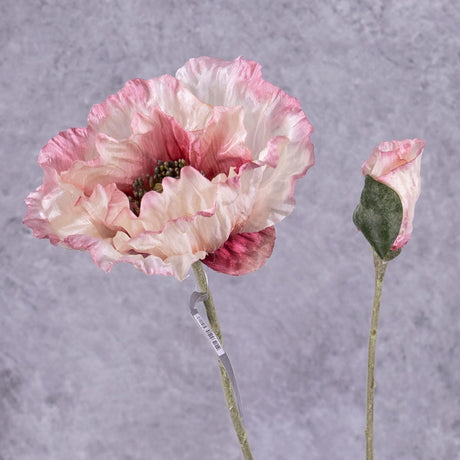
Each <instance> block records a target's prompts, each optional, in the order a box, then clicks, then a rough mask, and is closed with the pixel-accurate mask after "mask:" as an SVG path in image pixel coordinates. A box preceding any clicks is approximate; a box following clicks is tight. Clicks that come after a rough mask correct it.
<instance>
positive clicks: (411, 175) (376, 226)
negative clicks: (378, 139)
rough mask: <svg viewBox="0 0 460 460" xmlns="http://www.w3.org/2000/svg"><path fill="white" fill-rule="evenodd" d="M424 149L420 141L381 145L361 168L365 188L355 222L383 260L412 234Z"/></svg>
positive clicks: (383, 143) (398, 248)
mask: <svg viewBox="0 0 460 460" xmlns="http://www.w3.org/2000/svg"><path fill="white" fill-rule="evenodd" d="M424 147H425V141H423V140H421V139H406V140H403V141H392V142H382V143H381V144H380V145H379V146H378V147H376V148H375V149H374V151H373V152H372V155H371V156H370V157H369V159H368V160H367V161H366V162H365V163H364V164H363V166H362V172H363V174H364V176H366V185H365V187H364V190H363V194H362V195H361V203H360V204H359V205H358V207H357V208H356V210H355V214H354V221H355V224H356V225H357V226H358V228H359V229H360V230H362V231H363V233H364V236H366V238H367V239H368V240H369V242H370V243H371V245H372V246H373V247H374V249H375V250H376V251H377V253H378V254H379V256H380V257H381V258H384V257H385V256H386V255H387V252H388V250H391V251H399V250H400V249H401V248H402V247H403V246H404V245H405V244H406V243H407V242H408V241H409V239H410V237H411V235H412V221H413V219H414V210H415V203H416V201H417V199H418V197H419V195H420V182H421V181H420V163H421V154H422V152H423V149H424ZM379 184H383V186H382V185H379Z"/></svg>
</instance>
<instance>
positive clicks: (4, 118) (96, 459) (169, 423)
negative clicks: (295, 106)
mask: <svg viewBox="0 0 460 460" xmlns="http://www.w3.org/2000/svg"><path fill="white" fill-rule="evenodd" d="M459 22H460V11H459V4H458V3H457V2H454V1H452V0H437V1H436V0H434V1H425V0H422V1H421V0H412V1H409V0H408V1H388V0H376V1H372V2H371V1H369V2H347V1H336V2H334V1H331V0H326V1H322V2H309V1H293V2H271V3H270V2H263V1H251V0H245V1H236V2H224V1H201V2H200V1H193V0H190V1H172V2H163V1H159V0H157V1H150V2H149V1H147V0H144V1H142V0H141V1H97V2H77V1H63V2H57V1H44V0H43V1H25V0H14V1H13V0H6V1H5V0H3V1H2V2H1V5H0V50H1V59H0V68H1V73H0V79H1V86H0V88H1V98H0V107H1V120H0V133H1V156H2V158H1V159H2V167H1V214H0V222H1V236H2V237H1V239H0V252H1V263H2V270H1V278H0V279H1V305H0V459H1V460H23V459H24V460H42V459H53V460H54V459H56V460H61V459H63V460H64V459H65V460H67V459H69V460H74V459H75V460H84V459H88V460H106V459H107V460H128V459H129V460H150V459H152V460H157V459H158V460H162V459H173V460H175V459H178V460H212V459H214V460H222V459H223V460H227V459H230V460H231V459H239V458H240V454H239V448H238V444H237V442H236V439H235V436H234V433H233V429H232V427H231V423H230V420H229V417H228V415H227V411H226V408H225V405H224V400H223V395H222V391H221V387H220V379H219V375H218V369H217V365H216V362H215V357H214V355H213V353H212V350H211V349H210V347H209V345H208V344H207V343H206V341H205V339H204V338H203V336H202V335H201V333H200V331H199V330H198V328H197V327H196V326H195V324H194V323H193V321H192V319H191V317H190V316H189V313H188V311H187V308H188V307H187V304H188V298H189V295H190V293H191V291H192V290H193V289H194V281H193V279H192V278H191V277H190V278H189V279H187V280H185V281H184V282H182V283H179V282H178V281H176V280H175V279H173V278H163V277H160V276H157V277H147V276H145V275H144V274H142V273H141V272H138V271H136V270H135V269H134V268H133V267H131V266H120V265H119V266H116V267H115V268H114V269H113V271H112V273H110V274H109V275H107V274H105V273H104V272H102V271H101V270H99V269H98V268H96V266H95V265H94V264H93V263H92V261H91V259H90V257H89V255H88V254H87V253H80V252H76V251H67V250H65V249H62V248H55V247H53V246H51V245H50V244H49V242H48V241H39V240H36V239H34V238H33V237H32V236H31V232H30V231H29V230H28V229H27V228H25V227H24V226H23V225H22V224H21V221H22V219H23V217H24V214H25V205H24V203H23V199H24V198H25V196H26V195H27V194H28V193H29V192H31V191H32V190H34V189H35V188H36V187H37V186H38V185H40V183H41V177H42V172H41V169H40V168H39V167H38V165H37V164H36V159H37V155H38V152H39V150H40V148H41V147H42V146H43V145H44V144H45V143H46V142H47V140H48V139H49V138H51V137H53V136H54V135H56V134H57V133H58V131H60V130H63V129H66V128H68V127H73V126H86V117H87V114H88V112H89V109H90V107H91V106H92V105H93V104H94V103H98V102H102V101H103V100H104V99H105V98H106V97H107V96H108V95H109V94H111V93H114V92H116V91H118V90H119V89H120V88H121V86H122V85H123V83H124V82H125V81H126V80H129V79H132V78H134V77H141V78H152V77H156V76H160V75H162V74H165V73H169V74H174V72H175V71H176V69H177V68H179V67H180V66H181V65H183V64H184V63H185V61H186V60H187V59H189V58H190V57H196V56H201V55H210V56H216V57H221V58H225V59H234V58H235V57H237V56H238V55H243V56H244V57H245V58H248V59H253V60H256V61H258V62H260V63H261V64H262V67H263V75H264V78H265V79H266V80H268V81H270V82H272V83H274V84H276V85H278V86H280V87H281V88H283V89H284V90H285V91H287V92H288V93H289V94H290V95H292V96H295V97H297V98H298V99H299V100H300V102H301V104H302V107H303V109H304V111H305V113H306V114H307V116H308V118H309V119H310V121H311V123H312V124H313V125H314V127H315V133H314V136H313V142H314V144H315V149H316V154H317V164H316V166H315V167H314V168H313V169H311V170H310V171H309V172H308V173H307V176H306V177H305V178H304V179H303V180H301V181H299V182H298V186H297V189H296V198H297V205H298V206H297V208H296V210H295V212H294V213H293V215H292V216H290V217H289V218H287V219H286V220H285V221H283V222H282V223H281V224H280V225H278V226H277V235H278V238H277V244H276V247H275V251H274V253H273V256H272V257H271V259H270V260H269V261H268V263H267V264H266V266H265V267H264V268H263V269H261V270H260V271H258V272H256V273H254V274H251V275H247V276H244V277H240V278H232V277H229V276H225V275H221V274H218V273H215V272H211V271H209V272H208V274H209V278H210V282H211V287H212V290H213V292H214V297H215V300H216V304H217V308H218V312H219V315H220V320H221V326H222V329H223V332H224V340H225V344H226V348H227V351H228V353H229V355H230V357H231V359H232V362H233V366H234V368H235V371H236V373H237V377H238V381H239V385H240V390H241V394H242V398H243V403H244V409H245V415H246V425H247V429H248V432H249V437H250V442H251V445H252V448H253V452H254V455H255V458H256V459H258V460H267V459H268V460H271V459H274V460H284V459H293V460H296V459H311V460H316V459H326V458H327V459H331V460H335V459H350V460H356V459H360V458H361V459H363V458H364V438H363V431H364V403H365V394H364V393H365V379H366V353H367V335H368V325H369V319H370V306H371V300H372V293H373V272H372V258H371V252H370V250H369V248H368V245H367V243H366V241H365V240H364V238H363V237H362V236H361V235H360V234H358V233H357V232H356V230H355V228H354V226H353V224H352V222H351V215H352V212H353V209H354V207H355V206H356V204H357V201H358V199H359V195H360V191H361V188H362V185H363V178H362V176H361V172H360V166H361V164H362V162H363V161H364V160H365V159H366V158H367V157H368V156H369V155H370V153H371V151H372V149H373V147H374V146H375V145H377V144H378V143H379V142H380V141H383V140H391V139H404V138H407V137H421V138H424V139H425V140H426V141H427V147H426V149H425V153H424V157H423V162H422V180H423V185H422V195H421V197H420V200H419V202H418V204H417V208H416V216H415V222H414V227H415V228H414V234H413V238H412V240H411V241H410V242H409V244H408V245H407V246H406V247H405V248H404V249H403V253H402V255H401V256H400V257H399V258H398V259H396V260H395V261H394V262H392V263H391V265H390V267H389V269H388V272H387V278H386V280H385V290H384V295H383V306H382V312H381V323H380V325H381V327H380V335H379V340H378V350H377V360H378V362H377V385H378V386H377V392H376V414H375V424H376V441H375V448H376V452H377V455H376V458H377V459H381V460H383V459H385V460H392V459H395V460H396V459H398V460H406V459H407V460H408V459H423V460H457V459H460V454H459V452H460V401H459V400H460V371H459V367H460V366H459V335H460V327H459V315H460V314H459V294H460V288H459V282H458V275H459V251H458V243H459V231H458V225H459V223H460V219H459V217H460V216H459V206H458V194H459V193H460V181H459V172H460V160H459V150H458V145H459V144H460V131H459V129H458V127H459V110H458V101H459V87H460V85H459V57H460V52H459V51H460V47H459V44H460V39H459V34H458V27H459Z"/></svg>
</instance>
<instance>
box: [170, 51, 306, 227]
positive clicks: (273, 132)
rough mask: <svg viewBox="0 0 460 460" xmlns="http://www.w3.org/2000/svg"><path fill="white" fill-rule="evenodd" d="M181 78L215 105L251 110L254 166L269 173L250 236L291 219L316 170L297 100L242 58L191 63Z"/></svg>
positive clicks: (180, 72) (250, 224) (252, 218)
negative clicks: (304, 182)
mask: <svg viewBox="0 0 460 460" xmlns="http://www.w3.org/2000/svg"><path fill="white" fill-rule="evenodd" d="M176 77H177V78H178V79H179V80H181V81H182V82H183V83H184V85H185V86H186V87H187V88H189V89H190V91H192V92H193V93H194V94H196V96H197V97H198V98H199V99H201V100H203V101H205V102H207V103H209V104H212V105H223V106H227V107H228V106H230V107H234V106H242V107H243V108H244V110H245V117H244V126H245V128H246V131H247V133H248V134H247V138H246V145H247V146H248V148H249V149H250V150H251V151H252V158H253V160H254V161H256V162H260V163H261V164H264V163H265V164H267V165H268V166H269V167H266V168H265V174H264V177H263V179H262V182H261V184H260V189H259V191H258V196H257V198H256V205H255V208H254V210H253V213H252V215H251V216H250V219H249V220H248V222H247V224H246V226H245V228H244V231H246V232H254V231H259V230H261V229H263V228H265V227H267V226H271V225H274V224H276V223H278V222H279V221H280V220H282V219H283V218H284V217H286V216H287V215H289V214H290V213H291V212H292V210H293V209H294V206H295V200H294V188H295V184H296V181H297V179H299V178H300V177H302V176H304V175H305V174H306V172H307V170H308V169H309V168H310V167H311V166H313V164H314V149H313V145H312V143H311V142H310V136H311V133H312V132H313V128H312V126H311V125H310V123H309V122H308V120H307V118H306V117H305V114H304V113H303V112H302V110H301V107H300V104H299V102H298V101H297V99H294V98H292V97H290V96H288V95H287V94H286V93H284V91H282V90H280V89H279V88H277V87H276V86H274V85H272V84H270V83H268V82H266V81H264V80H263V79H262V74H261V71H260V65H259V64H257V63H256V62H252V61H246V60H243V59H241V58H238V59H236V60H235V61H230V62H229V61H222V60H220V59H214V58H208V57H203V58H197V59H191V60H190V61H188V62H187V63H186V64H185V66H184V67H182V68H181V69H179V70H178V71H177V73H176ZM275 163H276V167H275V166H274V164H275Z"/></svg>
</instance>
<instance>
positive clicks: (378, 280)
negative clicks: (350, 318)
mask: <svg viewBox="0 0 460 460" xmlns="http://www.w3.org/2000/svg"><path fill="white" fill-rule="evenodd" d="M387 265H388V262H384V261H383V260H382V259H381V258H380V257H379V256H378V255H377V254H376V253H375V252H374V269H375V291H374V302H373V305H372V318H371V327H370V331H369V351H368V357H367V405H366V460H374V390H375V348H376V344H377V326H378V322H379V310H380V300H381V298H382V287H383V279H384V277H385V270H386V268H387Z"/></svg>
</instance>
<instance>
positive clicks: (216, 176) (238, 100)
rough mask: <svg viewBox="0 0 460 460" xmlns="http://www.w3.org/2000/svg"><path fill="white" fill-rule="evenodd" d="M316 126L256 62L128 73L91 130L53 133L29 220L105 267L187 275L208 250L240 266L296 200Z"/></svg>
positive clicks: (241, 269) (255, 259) (253, 260)
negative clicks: (143, 75) (153, 74)
mask: <svg viewBox="0 0 460 460" xmlns="http://www.w3.org/2000/svg"><path fill="white" fill-rule="evenodd" d="M312 131H313V128H312V127H311V125H310V123H309V122H308V120H307V118H306V117H305V115H304V113H303V112H302V110H301V108H300V104H299V102H298V101H297V100H296V99H294V98H292V97H290V96H288V95H287V94H286V93H284V92H283V91H282V90H280V89H279V88H277V87H276V86H273V85H272V84H270V83H268V82H266V81H264V80H263V79H262V76H261V71H260V66H259V64H257V63H255V62H251V61H246V60H243V59H241V58H239V59H236V60H235V61H232V62H227V61H222V60H219V59H214V58H209V57H201V58H197V59H191V60H190V61H188V62H187V63H186V64H185V66H184V67H182V68H181V69H179V70H178V71H177V74H176V78H174V77H172V76H169V75H165V76H162V77H159V78H156V79H152V80H140V79H136V80H131V81H129V82H127V83H126V84H125V86H124V87H123V89H122V90H121V91H120V92H118V93H117V94H115V95H112V96H110V97H109V98H108V99H107V100H106V101H105V102H104V103H103V104H97V105H95V106H94V107H93V108H92V109H91V112H90V114H89V117H88V127H87V128H73V129H69V130H67V131H64V132H61V133H59V134H58V135H57V136H56V137H54V138H53V139H51V140H50V141H49V142H48V143H47V144H46V145H45V147H43V149H42V150H41V152H40V155H39V160H38V161H39V164H40V165H41V167H42V168H43V170H44V178H43V185H41V186H40V187H39V188H38V189H37V190H36V191H35V192H33V193H31V194H30V195H29V196H28V197H27V199H26V204H27V207H28V212H27V215H26V217H25V220H24V223H25V224H26V225H28V226H29V227H30V228H31V229H32V230H33V232H34V235H35V236H36V237H39V238H49V239H50V241H51V243H53V244H59V245H61V246H64V247H68V248H73V249H80V250H88V251H89V252H90V254H91V256H92V258H93V260H94V262H95V263H96V264H97V265H98V266H99V267H100V268H102V269H104V270H106V271H109V270H110V268H111V267H112V266H113V264H115V263H118V262H129V263H131V264H133V265H135V266H136V267H137V268H139V269H141V270H142V271H144V272H145V273H147V274H156V273H158V274H163V275H174V276H175V277H176V278H178V279H183V278H184V277H185V276H186V275H187V273H188V271H189V269H190V266H191V264H193V263H194V262H195V261H197V260H203V262H204V263H205V264H207V265H208V266H210V267H211V268H213V269H215V270H217V271H220V272H223V273H228V274H231V275H241V274H245V273H248V272H251V271H254V270H257V269H258V268H260V267H261V266H262V265H263V264H264V263H265V261H266V259H267V258H268V257H269V256H270V255H271V253H272V250H273V246H274V242H275V230H274V227H273V226H274V225H275V224H276V223H277V222H279V221H281V220H282V219H283V218H284V217H286V216H287V215H289V214H290V213H291V212H292V210H293V208H294V205H295V201H294V187H295V183H296V181H297V179H299V178H300V177H302V176H303V175H305V173H306V171H307V170H308V168H310V167H311V166H312V165H313V163H314V154H313V146H312V144H311V142H310V135H311V133H312Z"/></svg>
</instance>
